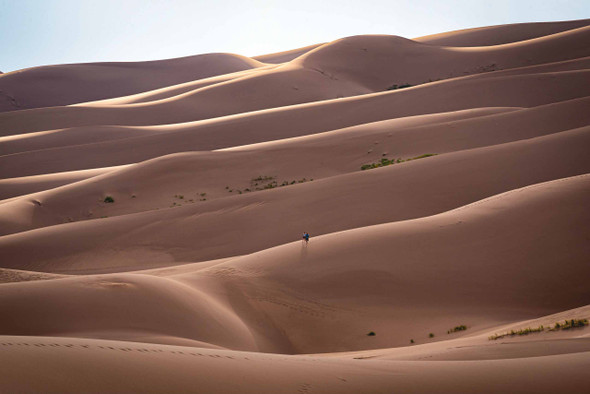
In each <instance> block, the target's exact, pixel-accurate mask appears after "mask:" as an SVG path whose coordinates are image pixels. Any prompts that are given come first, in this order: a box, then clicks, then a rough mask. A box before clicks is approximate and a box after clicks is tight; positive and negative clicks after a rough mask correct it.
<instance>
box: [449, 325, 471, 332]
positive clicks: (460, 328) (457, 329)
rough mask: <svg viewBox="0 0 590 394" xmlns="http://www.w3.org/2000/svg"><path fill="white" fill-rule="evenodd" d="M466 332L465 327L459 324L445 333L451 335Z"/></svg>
mask: <svg viewBox="0 0 590 394" xmlns="http://www.w3.org/2000/svg"><path fill="white" fill-rule="evenodd" d="M465 330H467V326H466V325H464V324H461V325H460V326H456V327H453V328H451V329H450V330H449V331H447V334H451V333H453V332H458V331H465Z"/></svg>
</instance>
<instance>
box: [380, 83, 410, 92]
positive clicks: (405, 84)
mask: <svg viewBox="0 0 590 394" xmlns="http://www.w3.org/2000/svg"><path fill="white" fill-rule="evenodd" d="M411 86H412V85H410V84H409V83H403V84H401V85H398V84H393V85H391V86H390V87H388V88H387V89H386V90H396V89H403V88H409V87H411Z"/></svg>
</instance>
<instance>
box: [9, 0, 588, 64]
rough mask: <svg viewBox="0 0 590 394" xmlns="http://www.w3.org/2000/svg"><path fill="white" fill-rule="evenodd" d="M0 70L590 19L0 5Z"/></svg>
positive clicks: (522, 11) (68, 0)
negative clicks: (370, 35)
mask: <svg viewBox="0 0 590 394" xmlns="http://www.w3.org/2000/svg"><path fill="white" fill-rule="evenodd" d="M0 7H1V8H2V13H1V14H0V37H2V38H1V39H0V40H1V41H0V42H1V43H2V45H1V47H2V51H0V71H3V72H5V73H6V72H10V71H15V70H19V69H23V68H29V67H35V66H41V65H49V64H64V63H86V62H109V61H145V60H158V59H166V58H175V57H183V56H191V55H197V54H203V53H211V52H229V53H236V54H240V55H245V56H257V55H263V54H267V53H273V52H280V51H285V50H289V49H294V48H299V47H304V46H307V45H312V44H317V43H321V42H328V41H332V40H335V39H338V38H342V37H346V36H351V35H357V34H392V35H399V36H403V37H406V38H416V37H420V36H424V35H429V34H435V33H440V32H444V31H451V30H460V29H467V28H472V27H481V26H490V25H498V24H507V23H523V22H548V21H560V20H573V19H585V18H588V17H590V3H588V2H584V1H554V2H551V3H550V4H548V3H538V2H532V1H520V2H517V4H516V3H515V2H510V1H497V2H494V3H490V2H481V1H478V2H464V1H457V0H455V1H448V2H444V3H441V2H436V1H405V0H404V1H366V2H363V3H362V4H359V2H358V1H346V0H343V1H338V2H336V1H325V2H322V3H321V4H316V3H314V2H313V1H310V0H304V1H300V2H298V3H297V4H293V3H291V2H280V1H268V0H257V1H251V2H240V1H235V0H229V1H220V2H215V4H211V3H210V2H199V1H197V2H194V1H176V2H174V3H172V4H171V3H169V2H164V1H151V2H149V3H148V2H142V1H138V0H127V1H122V2H117V1H114V0H107V1H102V2H100V3H98V2H96V3H95V2H76V1H72V0H59V1H46V2H41V1H34V0H25V1H19V2H13V1H7V0H0Z"/></svg>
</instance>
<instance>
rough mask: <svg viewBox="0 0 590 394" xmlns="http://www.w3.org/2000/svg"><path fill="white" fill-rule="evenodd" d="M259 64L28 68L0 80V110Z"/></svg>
mask: <svg viewBox="0 0 590 394" xmlns="http://www.w3.org/2000/svg"><path fill="white" fill-rule="evenodd" d="M261 65H262V64H261V63H260V62H257V61H255V60H253V59H250V58H246V57H244V56H239V55H231V54H224V53H218V54H207V55H198V56H188V57H183V58H177V59H168V60H158V61H149V62H131V63H86V64H68V65H56V66H41V67H34V68H28V69H24V70H18V71H13V72H10V73H6V74H3V75H2V77H1V78H0V91H1V96H0V98H1V100H0V112H3V111H15V110H23V109H29V108H38V107H53V106H60V105H68V104H74V103H79V102H82V101H91V100H98V99H103V98H110V97H117V96H124V95H128V94H131V93H137V92H142V91H146V90H152V89H155V88H159V87H162V86H168V85H174V84H177V83H180V82H186V81H192V80H195V79H202V78H205V77H210V76H214V75H219V74H228V73H231V72H235V71H241V70H246V69H250V68H253V67H259V66H261Z"/></svg>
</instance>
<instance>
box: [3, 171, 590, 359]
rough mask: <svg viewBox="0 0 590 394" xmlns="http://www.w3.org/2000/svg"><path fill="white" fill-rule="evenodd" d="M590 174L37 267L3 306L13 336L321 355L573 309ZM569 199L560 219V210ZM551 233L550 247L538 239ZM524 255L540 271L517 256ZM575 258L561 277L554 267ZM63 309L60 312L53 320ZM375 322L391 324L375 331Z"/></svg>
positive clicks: (581, 291)
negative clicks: (114, 261)
mask: <svg viewBox="0 0 590 394" xmlns="http://www.w3.org/2000/svg"><path fill="white" fill-rule="evenodd" d="M589 182H590V175H589V174H586V175H580V176H575V177H571V178H565V179H559V180H555V181H550V182H545V183H541V184H536V185H532V186H528V187H525V188H521V189H517V190H512V191H509V192H506V193H503V194H500V195H497V196H494V197H490V198H487V199H484V200H482V201H478V202H476V203H473V204H470V205H467V206H465V207H462V208H460V209H455V210H452V211H449V212H445V213H442V214H438V215H435V216H429V217H425V218H419V219H414V220H409V221H401V222H395V223H388V224H381V225H375V226H369V227H363V228H357V229H352V230H347V231H341V232H337V233H331V234H326V235H323V236H319V237H314V239H313V240H312V242H311V243H310V244H309V245H303V244H301V243H290V244H285V245H281V246H277V247H274V248H271V249H267V250H264V251H261V252H257V253H254V254H251V255H246V256H242V257H237V258H232V259H229V260H226V261H215V262H212V263H204V264H206V265H204V266H202V267H201V266H200V264H195V265H194V266H193V265H189V266H187V267H186V269H185V270H180V271H178V270H174V269H167V270H156V271H152V272H153V273H154V274H156V275H154V274H150V271H142V272H139V273H132V272H130V273H125V274H107V275H82V276H72V277H67V278H64V279H53V280H52V279H50V278H39V279H44V280H35V281H27V280H26V278H25V281H24V282H23V281H21V282H17V283H6V284H3V285H0V298H1V299H2V302H1V303H0V312H2V314H3V315H4V316H10V317H11V318H10V319H7V320H6V321H5V322H4V324H3V325H2V327H1V329H2V331H1V333H2V334H12V335H14V334H21V335H22V334H27V335H35V336H38V335H47V334H49V333H51V334H52V335H59V334H60V333H61V335H65V336H71V333H76V332H78V333H80V334H81V335H83V336H87V335H89V333H92V332H95V333H96V332H100V331H102V332H108V331H110V332H112V333H113V335H115V336H116V335H117V334H116V333H117V332H118V331H125V330H124V328H125V327H128V326H129V325H131V326H137V327H142V330H141V331H142V332H146V331H147V332H153V333H159V335H160V336H164V337H166V336H170V337H183V338H186V339H189V340H194V341H201V342H206V343H210V344H212V345H217V346H222V347H225V348H228V347H229V348H232V349H243V350H257V351H265V352H269V351H270V352H282V353H313V352H318V351H320V352H327V351H337V350H352V349H351V347H352V348H360V349H362V348H373V347H379V348H383V347H391V346H404V345H406V344H407V343H408V341H409V340H410V339H414V340H415V342H416V343H418V344H422V343H428V342H433V341H437V340H438V336H439V335H441V334H443V333H444V331H443V332H442V333H441V331H442V330H445V329H448V328H445V327H447V326H449V325H452V324H459V323H453V322H452V321H453V320H454V321H457V322H459V321H461V322H463V324H467V325H468V326H469V327H470V328H473V330H475V331H477V330H478V329H479V330H481V329H485V328H486V327H490V326H498V323H501V322H506V321H515V320H522V319H523V318H527V317H528V318H532V317H535V316H540V315H546V314H549V313H554V312H556V311H559V310H564V309H570V308H572V307H575V306H576V303H579V302H580V300H584V299H585V298H587V297H588V292H587V290H586V287H585V286H584V281H585V278H586V277H587V275H588V274H590V271H589V270H590V268H589V267H588V266H587V264H586V259H585V256H587V253H588V250H587V249H588V246H587V243H586V242H585V239H586V238H587V236H588V233H587V230H585V229H586V226H585V223H586V222H587V219H588V214H587V211H586V210H585V201H587V198H588V197H589V191H590V188H588V185H589ZM556 202H559V204H560V205H561V206H562V209H561V212H560V215H559V216H557V217H555V215H553V214H552V212H551V211H550V210H548V209H547V208H548V207H551V206H554V205H555V203H556ZM549 223H550V224H551V226H548V224H549ZM549 227H550V228H549ZM492 234H493V236H491V235H492ZM539 237H542V238H543V240H544V244H543V246H540V247H539V246H537V245H535V244H534V243H531V242H532V241H533V240H535V239H538V238H539ZM423 244H427V245H429V248H428V249H427V250H423V248H422V247H421V246H420V245H423ZM402 245H404V247H403V248H402V247H401V246H402ZM460 245H462V247H459V246H460ZM515 246H519V249H515ZM392 256H393V257H394V258H393V259H391V257H392ZM524 256H527V257H528V258H533V259H534V260H535V261H536V262H537V263H536V268H535V271H534V272H533V271H531V270H529V269H528V268H527V267H525V266H520V265H519V264H518V262H519V261H521V259H522V258H523V257H524ZM565 263H567V269H563V270H562V272H561V275H560V277H559V278H556V277H554V276H551V275H548V273H549V272H551V271H552V269H553V267H555V266H562V265H563V264H565ZM12 272H16V271H12ZM459 272H460V273H461V275H460V276H456V275H457V273H459ZM21 275H22V274H21ZM501 278H502V279H501ZM564 282H565V283H568V286H567V288H566V289H563V288H561V287H560V291H559V292H557V293H553V294H551V293H550V294H546V293H542V292H541V290H542V289H544V288H552V287H554V286H559V284H560V283H564ZM500 283H501V284H500ZM41 294H42V295H43V296H42V297H41ZM466 294H469V297H467V298H465V295H466ZM432 299H436V303H434V304H433V302H432ZM65 300H71V301H69V302H68V303H67V304H68V305H69V306H68V308H67V309H63V307H62V305H64V302H65ZM73 300H76V301H73ZM189 300H190V301H189ZM476 305H477V308H475V306H476ZM56 308H57V309H56ZM54 309H55V312H56V313H55V316H59V318H50V317H49V316H52V315H53V313H52V310H54ZM57 310H60V312H59V313H57ZM131 310H133V313H131V314H130V313H129V312H128V311H131ZM89 311H90V312H92V311H94V313H91V314H90V315H89V313H88V312H89ZM99 311H102V312H100V313H98V312H99ZM125 311H127V312H125ZM387 311H389V312H387ZM586 312H587V311H585V312H584V313H586ZM294 313H295V314H296V315H298V318H297V320H296V321H293V314H294ZM41 316H45V317H44V318H41ZM90 316H93V317H90ZM572 318H573V317H572ZM32 321H37V323H35V324H31V322H32ZM170 322H174V324H170ZM205 322H209V324H205ZM262 322H264V324H261V323H262ZM218 324H221V325H223V327H224V328H223V329H222V330H220V329H219V327H218V326H217V325H218ZM338 327H339V328H338ZM500 328H502V329H508V327H500ZM369 330H373V331H375V332H377V333H378V334H379V335H378V336H377V337H375V338H367V336H366V332H365V331H367V332H368V331H369ZM495 330H498V328H495ZM127 331H128V330H127ZM574 331H575V330H574ZM335 332H338V334H337V335H336V334H335ZM428 332H434V333H436V337H435V338H434V339H428ZM485 332H487V331H485ZM576 332H577V331H576ZM470 333H471V331H470V332H469V334H470ZM96 335H104V334H96ZM124 335H125V338H129V337H130V336H131V337H132V335H131V334H130V333H126V334H124ZM139 335H141V336H145V334H143V333H139ZM99 337H100V336H99ZM343 338H346V340H345V341H343ZM343 347H345V348H343Z"/></svg>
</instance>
